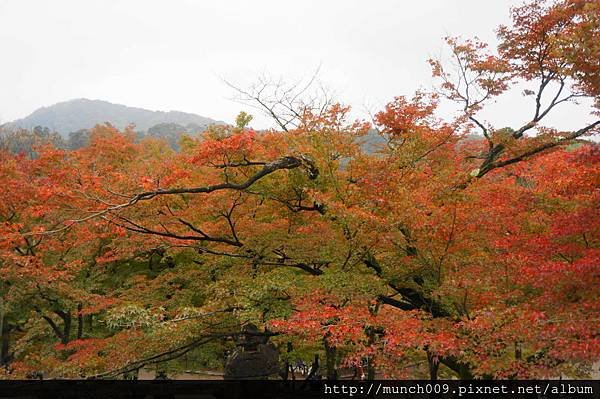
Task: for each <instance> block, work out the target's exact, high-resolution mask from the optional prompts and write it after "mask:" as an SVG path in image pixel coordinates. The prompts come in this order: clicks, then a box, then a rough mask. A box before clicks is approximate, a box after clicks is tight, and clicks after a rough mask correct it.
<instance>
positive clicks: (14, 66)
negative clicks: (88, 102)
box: [0, 0, 588, 128]
mask: <svg viewBox="0 0 600 399" xmlns="http://www.w3.org/2000/svg"><path fill="white" fill-rule="evenodd" d="M520 3H521V1H516V0H494V1H482V0H445V1H444V0H436V1H425V0H423V1H399V0H398V1H393V0H389V1H388V0H373V1H369V2H367V1H364V0H363V1H355V0H335V1H334V0H328V1H325V0H321V1H316V0H302V1H299V0H297V1H293V2H292V1H282V0H279V1H277V0H269V1H256V0H254V1H243V0H238V1H217V0H213V1H200V0H197V1H192V0H187V1H185V0H169V1H168V0H161V1H151V0H140V1H134V0H123V1H115V0H102V1H100V0H86V1H81V0H72V1H67V0H53V1H39V0H38V1H33V0H0V51H1V58H2V61H1V66H0V88H1V89H0V121H2V122H6V121H10V120H14V119H16V118H20V117H24V116H26V115H28V114H29V113H31V112H32V111H34V110H35V109H37V108H39V107H41V106H47V105H51V104H54V103H56V102H59V101H65V100H69V99H72V98H81V97H85V98H90V99H102V100H107V101H110V102H114V103H119V104H125V105H129V106H137V107H142V108H148V109H153V110H165V111H168V110H179V111H187V112H193V113H197V114H200V115H203V116H207V117H210V118H214V119H220V120H224V121H227V122H231V121H233V120H234V118H235V115H236V114H237V113H238V112H239V111H240V110H246V111H248V112H250V113H252V114H255V115H256V111H254V110H252V109H250V108H248V107H245V106H243V105H241V104H239V103H236V102H233V101H231V100H230V98H231V97H232V96H233V93H232V91H231V89H230V88H228V87H227V86H226V85H224V84H223V82H222V81H221V77H224V78H226V79H227V80H229V81H231V82H234V83H237V84H239V85H242V86H244V85H247V84H249V83H251V82H252V81H254V80H255V79H256V77H257V76H258V75H260V74H261V73H263V72H267V73H270V74H272V75H275V76H282V77H283V78H284V79H290V80H291V79H294V78H299V77H303V76H308V75H310V74H311V73H312V72H313V71H314V70H315V69H316V68H317V67H318V65H321V73H320V75H319V76H320V79H321V81H323V83H324V84H326V85H327V86H328V87H329V88H331V89H332V90H334V91H335V93H336V94H337V98H338V99H339V100H341V101H342V102H344V103H346V104H350V105H352V106H353V108H354V110H355V115H357V116H364V115H365V113H364V110H365V106H367V107H368V108H370V109H371V110H377V109H380V108H381V107H382V106H383V105H384V104H385V103H386V102H388V101H389V100H391V99H392V98H393V96H395V95H409V96H410V95H411V94H412V93H413V92H414V90H415V89H417V88H419V87H424V88H428V87H430V86H431V83H432V79H431V77H430V69H429V65H428V64H427V63H426V60H427V58H429V57H431V56H435V55H437V54H440V52H441V51H442V49H443V41H442V37H443V36H445V35H447V34H452V35H462V36H473V35H477V36H479V37H480V38H481V39H483V40H485V41H489V42H492V43H494V41H495V34H494V29H495V28H496V27H497V26H498V24H500V23H507V22H508V11H509V7H510V6H511V5H519V4H520ZM528 101H531V99H522V98H520V97H519V96H511V98H510V99H509V101H507V102H505V103H503V104H499V105H497V106H495V107H494V108H492V109H491V110H490V111H488V113H487V115H486V116H489V117H490V118H491V119H492V121H494V122H496V123H497V124H499V125H501V126H509V125H510V126H513V125H515V124H518V123H519V122H521V121H523V120H525V119H527V118H530V117H531V115H530V114H531V108H530V107H529V108H528V107H524V106H523V104H526V103H527V102H528ZM525 111H527V112H525ZM524 112H525V113H524ZM256 116H257V119H256V120H255V122H254V123H253V124H252V125H253V126H254V127H255V128H262V127H266V126H267V125H268V121H267V119H266V118H261V117H258V115H256ZM575 116H577V118H576V119H577V120H575V121H574V119H575ZM523 118H524V119H523ZM582 118H583V119H585V120H587V119H588V118H587V117H586V114H583V113H577V112H575V111H574V109H573V108H571V109H569V108H568V107H566V108H565V109H564V110H562V112H560V113H559V114H558V115H557V116H556V117H555V118H554V122H555V123H557V124H558V125H559V127H564V128H573V127H578V126H580V125H581V124H582V123H580V122H581V121H582Z"/></svg>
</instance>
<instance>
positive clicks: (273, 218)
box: [0, 0, 600, 379]
mask: <svg viewBox="0 0 600 399" xmlns="http://www.w3.org/2000/svg"><path fill="white" fill-rule="evenodd" d="M599 8H600V6H599V3H598V2H597V1H586V0H559V1H551V2H548V1H533V2H530V3H527V4H525V5H523V6H521V7H517V8H513V9H512V10H511V20H512V23H511V24H510V25H508V26H500V27H499V28H498V29H497V33H498V41H499V44H498V46H497V48H491V47H490V46H488V45H487V44H485V43H482V42H480V41H478V40H477V39H463V38H458V37H448V38H446V42H447V45H448V49H449V54H450V58H446V59H442V58H440V59H431V60H429V64H430V66H431V68H432V73H433V77H434V79H435V82H436V85H435V87H432V88H431V89H430V90H429V91H425V90H423V91H420V92H417V93H414V94H412V95H399V96H398V97H396V98H394V99H392V100H391V101H390V102H389V103H388V104H387V105H386V106H385V107H384V108H383V109H381V110H380V111H379V112H378V113H376V115H374V118H373V121H371V122H367V121H363V120H352V119H351V118H350V117H349V112H350V108H349V106H347V105H344V104H341V103H338V102H337V101H334V100H333V99H331V98H330V97H328V96H327V95H326V93H322V95H321V96H308V95H306V94H307V92H306V91H304V90H305V88H303V87H298V86H289V87H287V86H282V85H281V83H279V82H277V83H275V82H270V81H264V80H263V81H260V82H259V83H258V84H257V85H255V86H253V87H251V88H249V89H241V88H237V90H238V92H239V94H240V96H241V97H242V98H243V100H245V101H247V102H248V103H250V104H253V105H254V106H256V107H257V109H258V110H260V111H262V112H265V113H266V114H268V115H269V116H271V117H272V118H273V121H274V122H275V123H276V125H277V126H278V127H277V129H272V130H268V131H255V130H253V129H251V128H249V127H248V126H249V124H250V122H251V116H249V115H247V114H245V113H244V114H240V115H239V116H238V118H237V124H236V125H235V126H227V125H219V126H213V127H211V128H208V129H207V130H206V131H205V132H204V133H203V134H202V135H201V136H200V137H191V136H184V137H183V138H182V139H181V140H180V142H179V144H178V149H179V151H174V150H173V149H172V148H171V146H170V145H169V143H167V142H166V141H164V140H162V141H161V140H159V139H155V138H152V137H146V138H144V139H142V140H137V138H136V134H135V132H134V131H133V130H132V129H121V130H119V129H117V128H115V127H113V126H111V125H110V124H105V125H98V126H96V127H95V128H94V129H93V130H92V131H91V134H90V137H89V143H88V144H87V145H85V146H82V147H81V148H78V149H74V150H68V149H64V148H58V147H57V146H54V145H53V144H52V142H50V141H51V140H50V141H41V142H39V143H38V144H36V146H35V149H34V151H31V152H30V153H23V152H20V153H16V154H15V153H13V152H10V151H8V149H3V150H0V183H1V189H0V224H1V228H0V275H1V276H2V278H1V280H0V298H1V299H0V331H1V332H2V340H1V345H0V348H1V353H0V362H1V365H2V366H1V367H0V376H1V377H2V378H7V379H21V378H36V377H39V376H43V378H122V377H124V376H126V375H128V374H129V373H132V372H137V371H138V370H140V369H143V368H146V369H148V368H161V367H162V368H165V369H166V370H174V369H184V368H185V367H188V368H189V366H184V365H183V363H184V361H183V359H186V362H187V361H188V358H191V359H192V363H193V367H196V368H198V369H203V370H222V369H223V362H224V359H225V356H224V352H225V351H229V350H232V348H233V346H234V343H233V342H232V340H231V338H232V337H233V336H235V334H237V333H238V332H239V331H240V330H241V328H242V327H243V326H244V325H248V323H252V324H254V325H256V326H258V327H259V330H260V331H261V334H264V335H265V336H270V342H272V343H274V344H275V346H276V347H277V349H278V351H279V357H280V362H281V373H280V375H281V377H282V378H289V370H290V366H291V365H293V364H296V363H297V362H298V361H300V360H302V361H304V362H306V363H310V362H312V361H313V360H312V359H313V358H314V355H315V354H318V355H319V356H320V359H321V366H320V371H319V372H320V373H321V374H322V375H323V376H324V377H327V378H338V377H341V375H342V372H343V370H348V369H349V370H352V369H354V370H356V369H357V368H360V369H363V370H364V373H365V375H366V377H367V378H371V379H372V378H375V377H378V378H379V377H398V378H407V377H412V378H423V377H425V378H432V379H435V378H438V377H440V378H441V377H447V378H455V377H456V378H465V379H467V378H519V379H521V378H523V379H525V378H538V377H559V376H569V377H585V376H589V375H590V373H591V370H592V366H593V365H594V363H597V362H598V361H599V360H600V284H599V283H600V217H599V216H600V208H599V206H598V205H599V204H600V191H599V189H598V187H599V184H600V147H599V145H598V144H597V137H598V136H597V135H598V133H600V119H599V111H600V108H599V107H600V12H599V11H600V10H599ZM523 87H526V89H525V90H522V88H523ZM516 90H518V91H523V95H525V96H526V97H528V98H529V99H530V102H531V112H530V115H531V118H530V119H527V120H514V121H511V124H510V126H494V125H492V124H491V123H489V122H487V121H486V120H483V119H482V118H481V116H480V115H481V111H482V110H484V109H485V108H486V107H487V106H489V104H490V103H492V102H494V101H503V97H502V94H504V93H510V92H512V91H516ZM446 102H450V103H452V102H454V103H456V104H457V105H458V109H459V110H460V111H459V112H456V113H455V114H454V115H453V116H451V117H441V116H440V113H439V112H438V110H439V107H440V105H441V104H442V103H446ZM565 104H571V105H572V106H577V107H580V108H583V109H585V108H586V107H587V109H588V110H589V116H590V120H589V121H588V122H586V121H579V120H573V121H571V122H572V125H573V129H572V130H568V131H562V130H560V129H557V128H555V127H553V126H551V125H547V124H545V123H546V120H547V119H548V118H547V117H548V115H552V114H553V111H555V110H556V109H558V108H560V107H563V106H565ZM374 134H375V135H377V138H378V142H379V143H380V144H374V145H370V146H365V141H366V140H367V138H368V137H371V136H372V135H374Z"/></svg>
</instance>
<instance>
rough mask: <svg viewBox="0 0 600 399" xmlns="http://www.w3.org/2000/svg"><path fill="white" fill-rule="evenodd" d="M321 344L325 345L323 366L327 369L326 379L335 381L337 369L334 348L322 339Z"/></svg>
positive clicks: (335, 350)
mask: <svg viewBox="0 0 600 399" xmlns="http://www.w3.org/2000/svg"><path fill="white" fill-rule="evenodd" d="M323 343H324V345H325V366H326V368H327V379H328V380H337V369H336V367H335V361H336V357H337V349H336V347H335V346H331V345H329V343H328V342H327V339H324V340H323Z"/></svg>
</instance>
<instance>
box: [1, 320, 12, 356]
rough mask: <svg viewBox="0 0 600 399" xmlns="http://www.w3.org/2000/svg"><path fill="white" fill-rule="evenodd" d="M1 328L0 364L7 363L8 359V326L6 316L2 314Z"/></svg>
mask: <svg viewBox="0 0 600 399" xmlns="http://www.w3.org/2000/svg"><path fill="white" fill-rule="evenodd" d="M0 325H1V326H2V327H1V330H2V344H1V345H0V365H5V364H8V362H9V360H10V354H9V352H8V351H9V349H10V346H9V344H10V326H9V325H8V322H7V320H6V316H2V321H1V322H0Z"/></svg>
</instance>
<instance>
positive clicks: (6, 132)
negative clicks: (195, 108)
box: [0, 98, 225, 153]
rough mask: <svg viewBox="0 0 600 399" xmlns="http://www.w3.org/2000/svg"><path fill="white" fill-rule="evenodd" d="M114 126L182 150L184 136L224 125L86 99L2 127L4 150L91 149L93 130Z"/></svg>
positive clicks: (182, 114) (0, 135)
mask: <svg viewBox="0 0 600 399" xmlns="http://www.w3.org/2000/svg"><path fill="white" fill-rule="evenodd" d="M104 123H110V124H111V125H112V126H114V127H116V128H117V129H119V130H123V129H125V128H126V127H127V126H130V125H133V126H134V130H135V131H136V133H137V135H138V138H142V137H146V136H147V137H154V138H164V139H165V140H167V142H168V143H169V145H170V146H171V147H172V148H174V149H178V142H179V139H180V138H181V136H182V135H183V134H187V135H197V134H199V133H202V132H203V131H205V130H206V129H207V128H208V127H209V126H211V125H224V124H225V122H222V121H217V120H214V119H211V118H207V117H204V116H200V115H196V114H192V113H186V112H180V111H168V112H165V111H151V110H147V109H143V108H136V107H129V106H125V105H120V104H113V103H110V102H107V101H102V100H89V99H85V98H81V99H74V100H70V101H64V102H60V103H57V104H54V105H51V106H48V107H42V108H40V109H38V110H36V111H34V112H33V113H31V114H30V115H28V116H26V117H25V118H22V119H17V120H15V121H13V122H9V123H6V124H4V125H2V126H0V138H2V141H3V144H4V147H6V148H7V149H9V150H10V151H12V152H20V151H25V152H26V153H27V152H29V150H30V147H31V144H33V142H32V140H36V139H37V140H42V141H48V142H51V143H52V144H54V145H55V146H57V147H60V148H68V149H78V148H81V147H83V146H85V145H87V143H88V141H89V135H90V129H92V128H93V127H94V126H96V125H98V124H104Z"/></svg>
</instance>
